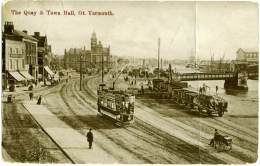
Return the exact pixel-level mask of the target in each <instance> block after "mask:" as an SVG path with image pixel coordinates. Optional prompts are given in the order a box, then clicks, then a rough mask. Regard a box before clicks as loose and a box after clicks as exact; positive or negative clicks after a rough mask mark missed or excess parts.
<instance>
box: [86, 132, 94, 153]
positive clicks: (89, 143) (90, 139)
mask: <svg viewBox="0 0 260 166" xmlns="http://www.w3.org/2000/svg"><path fill="white" fill-rule="evenodd" d="M91 130H92V129H91V128H90V129H89V132H88V134H87V139H88V146H89V149H91V148H92V142H93V139H94V137H93V133H92V132H91Z"/></svg>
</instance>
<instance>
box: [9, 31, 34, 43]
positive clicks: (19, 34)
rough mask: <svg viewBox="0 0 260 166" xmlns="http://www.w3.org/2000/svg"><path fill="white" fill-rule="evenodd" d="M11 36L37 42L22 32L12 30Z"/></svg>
mask: <svg viewBox="0 0 260 166" xmlns="http://www.w3.org/2000/svg"><path fill="white" fill-rule="evenodd" d="M13 35H17V36H20V37H23V38H25V39H28V40H32V41H36V42H37V41H38V40H37V39H36V38H34V37H32V36H30V35H28V34H26V33H24V32H22V31H19V30H14V32H13Z"/></svg>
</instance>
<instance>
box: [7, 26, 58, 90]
mask: <svg viewBox="0 0 260 166" xmlns="http://www.w3.org/2000/svg"><path fill="white" fill-rule="evenodd" d="M51 56H52V53H51V46H50V45H48V42H47V37H46V36H41V35H40V32H34V34H33V35H29V34H28V32H27V31H26V30H23V31H19V30H17V29H15V28H14V24H13V22H5V24H4V32H3V33H2V85H3V89H6V88H7V87H10V86H12V87H15V86H16V85H27V84H28V82H30V81H31V82H34V83H36V84H37V83H38V82H39V81H44V79H45V78H48V77H50V76H51V75H53V74H54V73H53V72H52V71H51V69H50V68H49V67H48V66H49V62H50V61H49V59H50V57H51Z"/></svg>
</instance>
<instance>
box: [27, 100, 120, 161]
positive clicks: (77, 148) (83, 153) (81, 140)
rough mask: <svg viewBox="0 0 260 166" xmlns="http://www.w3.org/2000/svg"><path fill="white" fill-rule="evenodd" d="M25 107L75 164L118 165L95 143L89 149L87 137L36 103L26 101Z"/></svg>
mask: <svg viewBox="0 0 260 166" xmlns="http://www.w3.org/2000/svg"><path fill="white" fill-rule="evenodd" d="M23 105H24V107H25V108H26V109H27V110H28V111H29V112H30V113H31V115H32V116H33V117H34V119H35V120H36V121H37V122H38V123H39V124H40V125H41V127H42V128H43V130H44V131H45V132H46V133H47V134H48V135H49V136H50V137H51V138H52V139H53V140H54V141H55V142H56V144H57V145H59V147H61V148H62V149H63V150H64V152H65V153H66V154H67V155H68V156H69V157H70V158H71V159H72V160H73V161H74V162H75V163H109V164H112V163H118V160H117V159H115V158H114V157H113V156H112V155H110V154H109V153H108V152H107V151H105V150H104V149H102V148H101V147H100V146H99V145H98V144H96V143H95V142H93V149H88V142H87V138H86V136H84V135H82V134H80V133H79V132H78V131H77V130H75V129H73V128H71V127H70V126H68V125H67V124H66V123H65V122H63V121H61V120H60V119H58V118H57V117H56V115H54V114H53V113H52V112H50V111H49V110H48V109H47V107H46V106H44V105H37V104H36V101H35V100H33V101H24V103H23Z"/></svg>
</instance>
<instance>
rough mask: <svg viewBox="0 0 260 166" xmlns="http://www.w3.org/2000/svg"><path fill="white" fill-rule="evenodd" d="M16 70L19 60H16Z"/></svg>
mask: <svg viewBox="0 0 260 166" xmlns="http://www.w3.org/2000/svg"><path fill="white" fill-rule="evenodd" d="M17 50H18V49H17ZM16 69H19V60H18V59H16Z"/></svg>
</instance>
